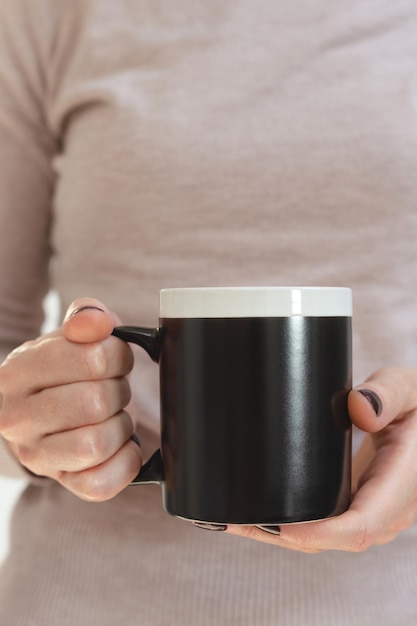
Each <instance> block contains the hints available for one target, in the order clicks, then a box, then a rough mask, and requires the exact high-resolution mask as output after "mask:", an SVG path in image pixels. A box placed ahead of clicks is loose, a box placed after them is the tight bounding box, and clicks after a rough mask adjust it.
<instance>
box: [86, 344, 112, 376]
mask: <svg viewBox="0 0 417 626" xmlns="http://www.w3.org/2000/svg"><path fill="white" fill-rule="evenodd" d="M84 349H85V351H84V358H85V364H86V368H87V375H88V377H89V379H90V380H97V379H100V378H104V377H105V376H106V372H107V371H108V367H109V357H108V353H107V350H106V348H105V346H104V343H103V342H99V343H95V344H92V345H88V346H84Z"/></svg>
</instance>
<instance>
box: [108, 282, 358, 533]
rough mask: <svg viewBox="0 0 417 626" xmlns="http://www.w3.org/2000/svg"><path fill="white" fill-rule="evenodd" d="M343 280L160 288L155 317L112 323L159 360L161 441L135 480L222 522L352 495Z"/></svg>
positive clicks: (302, 516) (270, 518)
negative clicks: (153, 324) (150, 322)
mask: <svg viewBox="0 0 417 626" xmlns="http://www.w3.org/2000/svg"><path fill="white" fill-rule="evenodd" d="M351 315H352V303H351V290H350V289H346V288H340V287H247V288H241V287H234V288H233V287H232V288H208V289H203V288H201V289H166V290H163V291H161V293H160V320H159V326H158V328H153V329H146V328H139V327H126V326H125V327H118V328H115V329H114V331H113V334H114V335H115V336H117V337H119V338H121V339H123V340H125V341H131V342H134V343H136V344H138V345H140V346H142V347H143V348H144V349H145V350H146V351H147V352H148V354H149V355H150V357H151V358H152V359H153V360H154V361H156V362H158V363H159V368H160V401H161V449H160V451H159V450H158V451H157V452H156V453H155V454H154V455H153V456H152V457H151V459H150V460H149V461H148V462H147V463H146V464H145V465H144V466H143V467H142V470H141V472H140V473H139V475H138V476H137V478H136V479H135V481H134V483H146V482H147V483H152V482H153V483H155V482H157V483H160V484H161V485H162V496H163V506H164V509H165V510H166V511H167V512H168V513H170V514H172V515H175V516H177V517H180V518H184V519H187V520H192V521H202V522H211V523H219V524H245V525H252V524H253V525H265V524H282V523H286V522H301V521H308V520H317V519H323V518H326V517H330V516H333V515H338V514H340V513H342V512H343V511H345V510H346V509H347V507H348V506H349V503H350V495H351V486H350V485H351V434H352V432H351V430H352V429H351V422H350V419H349V415H348V411H347V396H348V393H349V390H350V389H351V368H352V356H351Z"/></svg>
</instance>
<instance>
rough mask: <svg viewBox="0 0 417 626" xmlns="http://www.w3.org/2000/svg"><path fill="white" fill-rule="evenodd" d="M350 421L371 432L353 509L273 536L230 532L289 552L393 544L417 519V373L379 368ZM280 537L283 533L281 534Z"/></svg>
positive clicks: (249, 529) (247, 529)
mask: <svg viewBox="0 0 417 626" xmlns="http://www.w3.org/2000/svg"><path fill="white" fill-rule="evenodd" d="M348 408H349V414H350V417H351V420H352V422H353V423H354V424H355V425H356V426H357V427H358V428H360V429H361V430H363V431H365V432H367V433H370V434H368V435H367V436H366V437H365V440H364V442H363V444H362V447H361V449H360V450H359V452H358V454H357V455H356V456H355V458H354V461H353V497H352V502H351V505H350V507H349V509H348V510H347V511H346V512H345V513H343V514H342V515H339V516H337V517H333V518H329V519H326V520H322V521H318V522H308V523H300V524H286V525H282V526H281V527H280V528H279V529H278V527H273V528H271V529H270V532H267V531H266V530H261V529H260V528H258V527H256V526H229V527H228V529H227V531H226V532H229V533H231V534H234V535H240V536H243V537H248V538H251V539H255V540H257V541H262V542H264V543H270V544H273V545H276V546H281V547H283V548H289V549H290V550H297V551H300V552H310V553H316V552H321V551H323V550H343V551H347V552H362V551H364V550H366V549H367V548H369V547H371V546H372V545H375V544H383V543H387V542H389V541H392V540H393V539H394V538H395V537H396V536H397V535H398V533H399V532H401V531H402V530H404V529H405V528H408V527H409V526H411V525H412V524H413V522H414V521H415V519H416V518H417V457H416V450H417V370H414V369H402V368H386V369H381V370H378V371H377V372H375V373H374V374H372V376H370V377H369V378H368V379H367V381H366V382H365V383H364V384H362V385H359V386H358V387H356V388H355V390H353V391H351V392H350V394H349V398H348ZM277 533H279V534H277Z"/></svg>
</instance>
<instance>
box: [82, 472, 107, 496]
mask: <svg viewBox="0 0 417 626" xmlns="http://www.w3.org/2000/svg"><path fill="white" fill-rule="evenodd" d="M78 493H79V496H80V498H82V499H83V500H87V501H88V502H103V501H104V500H108V499H109V497H110V495H111V494H109V493H108V485H107V482H106V481H105V480H104V479H103V477H102V476H101V474H100V472H84V476H83V477H82V479H81V484H80V485H79V490H78Z"/></svg>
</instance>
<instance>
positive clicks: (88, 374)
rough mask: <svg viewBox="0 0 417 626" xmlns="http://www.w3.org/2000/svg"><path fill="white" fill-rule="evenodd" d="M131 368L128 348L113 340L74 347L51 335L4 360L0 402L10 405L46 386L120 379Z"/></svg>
mask: <svg viewBox="0 0 417 626" xmlns="http://www.w3.org/2000/svg"><path fill="white" fill-rule="evenodd" d="M132 367H133V353H132V350H131V348H130V346H129V345H128V344H127V343H126V342H124V341H119V340H118V339H116V338H115V337H108V338H107V339H105V340H104V341H101V342H98V343H93V344H76V343H72V342H70V341H67V340H66V339H65V338H64V337H62V335H61V336H60V335H53V334H52V335H47V336H45V337H42V338H39V339H38V340H36V341H33V342H29V343H27V344H24V345H23V346H21V348H20V349H19V351H18V354H16V355H14V358H11V359H7V360H6V362H5V363H4V364H3V365H2V366H1V368H0V369H1V386H2V389H1V391H2V392H3V399H4V400H7V398H9V400H10V401H11V402H13V401H14V400H18V399H20V398H22V397H25V396H28V395H30V394H32V393H36V392H38V391H41V390H43V389H46V388H49V387H55V386H60V385H65V384H69V383H75V382H81V381H90V380H100V379H106V378H115V377H123V376H126V375H127V374H128V373H129V372H130V371H131V369H132ZM3 408H4V407H3Z"/></svg>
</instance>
